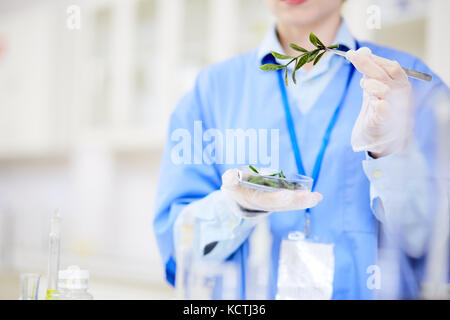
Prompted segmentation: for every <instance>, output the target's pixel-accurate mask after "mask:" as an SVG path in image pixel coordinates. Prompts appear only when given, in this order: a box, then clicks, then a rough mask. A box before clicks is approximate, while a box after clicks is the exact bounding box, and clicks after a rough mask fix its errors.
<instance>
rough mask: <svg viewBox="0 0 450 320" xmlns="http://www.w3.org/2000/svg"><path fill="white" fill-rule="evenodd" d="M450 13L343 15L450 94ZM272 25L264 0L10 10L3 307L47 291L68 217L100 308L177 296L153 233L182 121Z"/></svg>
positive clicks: (18, 5) (407, 4)
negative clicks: (179, 107)
mask: <svg viewBox="0 0 450 320" xmlns="http://www.w3.org/2000/svg"><path fill="white" fill-rule="evenodd" d="M78 9H79V13H80V21H79V22H80V25H79V28H77V26H76V25H75V28H72V27H73V26H74V25H70V23H69V24H68V21H69V20H70V19H71V18H73V15H74V14H76V12H77V10H78ZM377 10H378V11H379V16H380V18H381V20H380V24H379V25H378V26H377V24H376V23H373V21H372V22H371V21H370V19H372V18H373V15H374V14H377ZM449 12H450V1H448V0H348V1H347V2H346V4H345V6H344V12H343V14H344V17H345V18H346V20H347V23H348V25H349V26H350V29H351V30H352V32H353V33H354V35H355V36H356V37H357V38H359V39H361V40H371V41H374V42H377V43H380V44H383V45H388V46H390V47H394V48H397V49H402V50H405V51H408V52H410V53H412V54H415V55H417V56H419V57H420V58H422V59H423V60H424V61H425V62H426V63H427V64H428V65H429V66H430V67H431V68H432V69H434V71H436V72H437V74H439V75H440V76H441V77H442V79H444V81H446V83H447V84H449V83H450V60H449V59H448V52H450V42H449V41H447V39H448V34H447V32H448V30H450V19H448V14H449ZM272 23H273V18H272V17H271V15H270V13H269V12H268V10H267V8H266V7H265V4H264V1H263V0H225V1H224V0H170V1H167V0H85V1H82V0H72V1H66V0H14V1H11V0H0V299H17V298H18V297H19V282H20V279H19V278H20V274H21V273H23V272H37V273H40V274H42V275H43V277H44V278H43V279H42V283H41V290H43V289H45V287H46V282H45V276H46V273H47V254H48V233H49V229H50V224H49V221H50V217H51V215H52V213H53V212H54V210H55V209H57V208H58V209H59V210H60V214H61V217H62V232H61V238H62V240H61V241H62V242H61V268H63V269H65V268H66V267H67V266H69V265H72V264H76V265H79V266H80V267H82V268H83V269H88V270H89V271H90V281H89V286H90V290H89V291H90V292H91V293H92V294H93V296H94V298H96V299H165V298H168V299H170V298H172V297H174V293H173V290H172V289H171V287H170V286H169V285H167V283H166V282H165V279H164V273H163V267H162V263H161V261H160V257H159V253H158V250H157V247H156V241H155V238H154V235H153V231H152V216H153V203H154V195H155V189H156V183H157V177H158V169H159V162H160V157H161V154H162V150H163V146H164V140H165V134H166V126H167V122H168V118H169V115H170V113H171V111H172V110H173V108H174V105H175V104H176V101H177V100H178V99H179V98H180V97H181V96H182V95H183V94H184V93H185V92H186V91H187V90H189V88H190V87H191V86H192V84H193V81H194V79H195V76H196V74H197V73H198V72H199V71H200V70H201V69H202V68H204V67H206V66H207V65H209V64H211V63H214V62H217V61H220V60H223V59H226V58H228V57H231V56H233V55H236V54H239V53H242V52H245V51H247V50H250V49H252V48H254V47H256V46H257V45H258V44H259V42H260V41H261V40H262V39H263V37H264V35H265V33H266V32H267V30H268V28H269V27H270V26H271V24H272ZM43 297H44V294H42V293H41V294H40V298H43Z"/></svg>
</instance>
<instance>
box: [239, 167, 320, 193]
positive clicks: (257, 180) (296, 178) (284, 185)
mask: <svg viewBox="0 0 450 320" xmlns="http://www.w3.org/2000/svg"><path fill="white" fill-rule="evenodd" d="M284 176H285V177H286V178H280V177H278V176H273V175H271V174H258V173H255V172H253V171H251V170H250V169H248V168H244V169H241V170H239V171H238V178H239V183H240V184H241V185H244V186H246V187H249V188H252V189H257V190H264V191H272V192H273V191H280V190H292V191H311V188H312V184H313V179H312V178H310V177H307V176H303V175H300V174H296V173H291V174H289V173H287V174H286V173H285V174H284Z"/></svg>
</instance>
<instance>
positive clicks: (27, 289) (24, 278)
mask: <svg viewBox="0 0 450 320" xmlns="http://www.w3.org/2000/svg"><path fill="white" fill-rule="evenodd" d="M40 279H41V275H40V274H37V273H23V274H21V275H20V298H19V300H38V297H39V282H40Z"/></svg>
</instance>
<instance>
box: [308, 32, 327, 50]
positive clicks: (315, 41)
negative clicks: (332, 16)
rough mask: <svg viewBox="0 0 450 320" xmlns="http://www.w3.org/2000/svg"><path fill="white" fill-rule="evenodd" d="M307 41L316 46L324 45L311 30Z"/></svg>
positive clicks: (321, 46)
mask: <svg viewBox="0 0 450 320" xmlns="http://www.w3.org/2000/svg"><path fill="white" fill-rule="evenodd" d="M309 41H311V43H312V44H313V45H315V46H316V47H317V48H323V47H325V45H324V44H323V43H322V41H320V40H319V38H317V36H316V35H315V34H314V33H312V32H311V33H310V34H309Z"/></svg>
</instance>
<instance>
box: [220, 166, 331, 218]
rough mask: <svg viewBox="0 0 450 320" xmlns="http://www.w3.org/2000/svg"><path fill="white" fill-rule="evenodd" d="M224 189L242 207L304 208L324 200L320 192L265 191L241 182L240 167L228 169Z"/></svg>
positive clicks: (286, 209)
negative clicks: (239, 176)
mask: <svg viewBox="0 0 450 320" xmlns="http://www.w3.org/2000/svg"><path fill="white" fill-rule="evenodd" d="M221 189H222V191H223V192H225V193H227V194H229V195H230V196H231V197H232V198H233V199H234V200H235V201H236V202H237V203H238V204H239V205H240V206H241V207H242V208H244V209H247V210H261V211H265V212H266V213H268V212H275V211H290V210H302V209H306V208H311V207H314V206H316V205H317V203H319V201H321V200H322V198H323V197H322V195H321V194H320V193H318V192H309V191H293V190H281V191H263V190H255V189H252V188H249V187H246V186H243V185H241V184H239V178H238V169H230V170H227V171H226V172H225V173H224V174H223V176H222V188H221Z"/></svg>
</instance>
